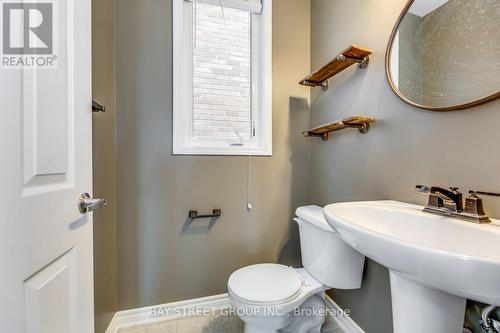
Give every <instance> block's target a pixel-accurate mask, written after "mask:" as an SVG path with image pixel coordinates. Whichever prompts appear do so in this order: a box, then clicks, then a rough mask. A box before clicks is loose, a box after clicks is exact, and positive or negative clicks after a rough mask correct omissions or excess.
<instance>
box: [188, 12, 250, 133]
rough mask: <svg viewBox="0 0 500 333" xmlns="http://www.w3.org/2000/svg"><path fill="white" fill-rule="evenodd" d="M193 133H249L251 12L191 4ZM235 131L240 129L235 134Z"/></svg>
mask: <svg viewBox="0 0 500 333" xmlns="http://www.w3.org/2000/svg"><path fill="white" fill-rule="evenodd" d="M193 6H194V7H193V9H194V10H193V12H194V17H193V34H194V36H193V37H194V38H193V43H194V44H193V78H194V86H193V133H192V134H193V137H195V138H209V139H228V140H231V141H238V140H239V138H238V134H239V135H240V136H241V138H242V139H245V140H248V139H250V137H251V128H252V126H251V124H252V115H251V107H250V105H251V100H250V96H251V93H250V86H251V84H250V83H251V74H250V73H251V70H250V64H251V62H250V54H251V53H250V47H251V37H250V36H251V29H250V25H251V18H250V13H248V12H245V11H241V10H236V9H230V8H224V9H222V8H221V7H220V6H215V5H210V4H204V3H195V4H193ZM236 133H238V134H236Z"/></svg>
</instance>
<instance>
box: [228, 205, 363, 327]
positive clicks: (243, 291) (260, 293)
mask: <svg viewBox="0 0 500 333" xmlns="http://www.w3.org/2000/svg"><path fill="white" fill-rule="evenodd" d="M295 214H296V218H295V219H294V220H295V221H296V222H297V224H298V226H299V233H300V245H301V254H302V263H303V265H304V268H291V267H288V266H284V265H279V264H257V265H251V266H247V267H243V268H241V269H239V270H237V271H235V272H234V273H233V274H231V276H230V277H229V280H228V294H229V300H230V302H231V305H232V306H233V308H234V311H235V313H236V314H237V315H238V316H239V317H240V319H241V320H242V321H243V322H244V323H245V333H274V332H278V331H279V332H294V333H313V332H314V333H319V332H320V329H321V326H322V324H323V322H324V320H325V312H326V311H325V305H324V292H325V291H326V290H328V289H330V288H336V289H357V288H359V287H360V286H361V278H362V275H363V266H364V260H365V257H364V256H363V255H362V254H360V253H359V252H357V251H356V250H354V249H353V248H351V247H350V246H348V245H347V244H346V243H345V242H344V241H343V240H342V239H341V238H340V236H339V234H338V233H337V232H335V231H334V230H333V229H332V228H331V227H330V226H329V225H328V223H327V222H326V220H325V217H324V216H323V209H322V208H321V207H319V206H306V207H300V208H298V209H297V210H296V212H295Z"/></svg>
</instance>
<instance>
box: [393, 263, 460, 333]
mask: <svg viewBox="0 0 500 333" xmlns="http://www.w3.org/2000/svg"><path fill="white" fill-rule="evenodd" d="M390 277H391V294H392V295H391V296H392V316H393V323H394V333H422V332H425V333H461V332H462V327H463V322H464V316H465V305H466V299H465V298H462V297H458V296H454V295H450V294H448V293H445V292H442V291H440V290H437V289H433V288H429V287H425V286H423V285H421V284H418V283H416V282H414V281H412V280H410V279H408V278H407V277H405V276H404V275H401V274H399V273H397V272H394V271H390Z"/></svg>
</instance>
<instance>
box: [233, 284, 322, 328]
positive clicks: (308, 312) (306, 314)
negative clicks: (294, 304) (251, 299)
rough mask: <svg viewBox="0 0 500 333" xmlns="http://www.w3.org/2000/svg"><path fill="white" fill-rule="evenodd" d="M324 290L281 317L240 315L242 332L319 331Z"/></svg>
mask: <svg viewBox="0 0 500 333" xmlns="http://www.w3.org/2000/svg"><path fill="white" fill-rule="evenodd" d="M324 308H325V303H324V292H321V293H318V294H315V295H313V296H311V297H309V298H308V299H307V300H306V301H305V302H304V303H302V304H301V305H300V306H299V308H298V310H297V311H295V310H294V311H292V312H290V313H288V314H286V315H285V316H282V317H264V316H262V317H261V316H255V317H240V318H241V319H242V320H243V322H244V323H245V330H244V333H277V332H279V333H320V332H321V327H322V325H323V323H324V322H325V311H317V310H318V309H324Z"/></svg>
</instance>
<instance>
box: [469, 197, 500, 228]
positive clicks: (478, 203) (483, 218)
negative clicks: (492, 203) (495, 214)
mask: <svg viewBox="0 0 500 333" xmlns="http://www.w3.org/2000/svg"><path fill="white" fill-rule="evenodd" d="M478 194H479V195H489V196H493V197H500V194H498V193H493V192H483V191H469V197H468V198H467V199H466V200H465V213H468V214H471V215H473V216H474V217H475V218H476V219H477V220H476V222H477V223H489V222H491V220H490V219H489V218H488V215H486V213H485V212H484V208H483V199H481V198H480V197H478V196H477V195H478Z"/></svg>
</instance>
